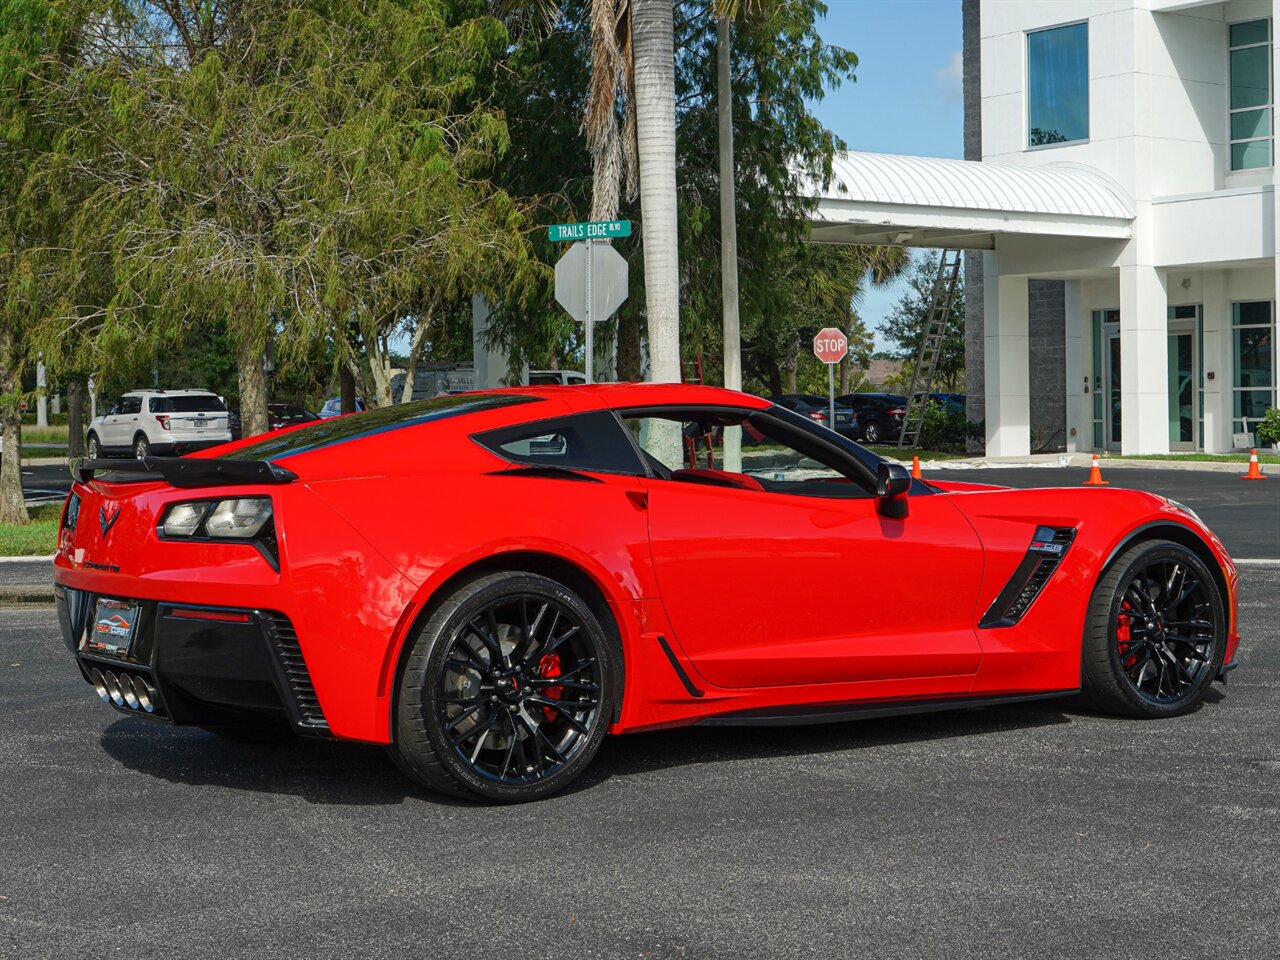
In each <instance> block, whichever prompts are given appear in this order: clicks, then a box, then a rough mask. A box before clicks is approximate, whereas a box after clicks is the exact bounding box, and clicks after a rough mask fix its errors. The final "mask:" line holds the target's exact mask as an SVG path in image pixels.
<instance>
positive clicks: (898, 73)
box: [814, 0, 964, 346]
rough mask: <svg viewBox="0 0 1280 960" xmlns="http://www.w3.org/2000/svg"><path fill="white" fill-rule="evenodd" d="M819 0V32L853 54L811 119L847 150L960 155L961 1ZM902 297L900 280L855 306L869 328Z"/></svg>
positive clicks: (961, 144) (962, 125) (962, 128)
mask: <svg viewBox="0 0 1280 960" xmlns="http://www.w3.org/2000/svg"><path fill="white" fill-rule="evenodd" d="M826 2H827V18H826V20H825V21H823V22H821V23H820V24H819V26H818V31H819V34H820V35H821V36H822V39H823V40H824V41H825V42H826V43H830V44H835V45H836V46H841V47H845V48H847V49H849V50H852V51H853V52H854V53H856V54H857V55H858V71H857V80H856V82H854V83H846V84H843V85H842V86H841V87H840V88H839V89H837V90H833V91H830V92H829V93H828V94H827V96H826V99H824V100H823V101H822V102H821V103H818V104H815V105H814V111H815V113H816V115H817V116H818V118H819V119H820V120H821V121H822V122H823V123H824V124H826V126H827V128H828V129H830V130H831V131H832V132H833V133H835V134H836V135H837V136H839V137H841V138H842V139H843V140H844V141H845V142H846V143H847V144H848V145H849V149H850V150H867V151H872V152H875V153H906V154H912V155H916V156H926V157H962V156H963V155H964V139H963V137H964V103H963V98H962V94H961V71H960V67H961V58H960V52H961V51H960V47H961V32H960V0H826ZM901 296H902V284H901V283H899V284H897V285H895V286H893V287H890V288H887V289H885V290H871V291H869V292H868V294H867V296H866V299H865V300H864V301H863V303H862V304H861V306H860V312H861V314H862V317H863V320H864V321H865V322H866V324H867V327H868V328H869V329H871V331H872V332H873V333H874V332H875V328H876V326H877V324H879V322H880V321H881V320H882V319H883V318H884V316H885V315H886V314H887V313H888V312H889V311H890V310H891V309H892V308H893V305H894V304H895V303H896V302H897V301H898V298H899V297H901ZM876 345H877V346H882V343H881V342H880V340H879V338H877V342H876Z"/></svg>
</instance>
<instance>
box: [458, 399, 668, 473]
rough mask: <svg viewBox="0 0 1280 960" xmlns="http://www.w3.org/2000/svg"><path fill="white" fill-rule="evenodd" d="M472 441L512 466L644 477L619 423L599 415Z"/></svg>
mask: <svg viewBox="0 0 1280 960" xmlns="http://www.w3.org/2000/svg"><path fill="white" fill-rule="evenodd" d="M472 439H474V440H475V441H476V442H477V443H479V444H480V445H481V446H482V447H484V448H485V449H487V450H490V451H492V452H493V453H496V454H497V455H498V456H500V457H502V458H503V459H504V460H510V461H511V462H512V463H519V464H526V465H528V466H534V467H561V468H563V469H566V470H589V471H592V472H596V473H625V474H633V475H639V474H643V473H644V468H643V467H642V466H641V464H640V461H639V459H638V458H637V457H636V451H635V448H634V447H633V446H632V445H631V442H630V441H629V440H628V439H627V435H626V434H625V433H623V432H622V429H621V428H620V427H619V426H618V421H617V420H616V419H615V418H614V416H613V414H611V413H605V412H603V411H602V412H599V413H582V414H577V415H574V416H569V417H557V418H554V419H551V420H540V421H538V422H537V423H522V424H520V426H518V427H504V428H503V429H501V430H491V431H489V432H488V433H481V434H477V435H476V436H475V437H473V438H472Z"/></svg>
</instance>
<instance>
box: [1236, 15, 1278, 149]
mask: <svg viewBox="0 0 1280 960" xmlns="http://www.w3.org/2000/svg"><path fill="white" fill-rule="evenodd" d="M1227 44H1228V47H1229V50H1228V59H1229V62H1230V70H1231V80H1230V87H1231V93H1230V99H1231V169H1232V170H1256V169H1257V168H1259V167H1269V166H1271V149H1272V148H1271V136H1272V131H1271V21H1270V20H1249V21H1248V22H1246V23H1233V24H1231V25H1230V26H1229V27H1227Z"/></svg>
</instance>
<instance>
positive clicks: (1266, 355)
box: [1231, 300, 1276, 433]
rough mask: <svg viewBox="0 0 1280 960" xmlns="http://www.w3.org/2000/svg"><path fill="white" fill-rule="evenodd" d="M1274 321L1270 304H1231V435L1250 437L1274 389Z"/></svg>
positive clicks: (1258, 302) (1264, 302)
mask: <svg viewBox="0 0 1280 960" xmlns="http://www.w3.org/2000/svg"><path fill="white" fill-rule="evenodd" d="M1275 333H1276V328H1275V321H1274V320H1273V318H1272V310H1271V301H1269V300H1261V301H1256V302H1253V303H1233V304H1232V305H1231V334H1232V341H1233V345H1234V349H1233V351H1232V354H1233V359H1234V361H1235V383H1234V388H1235V389H1234V393H1235V404H1234V409H1233V413H1234V425H1233V426H1232V428H1231V429H1232V431H1233V432H1235V433H1252V432H1253V430H1254V428H1255V427H1256V426H1257V422H1258V421H1259V420H1261V419H1262V418H1263V416H1264V415H1265V414H1266V412H1267V407H1269V406H1271V405H1272V403H1273V401H1272V396H1273V394H1274V387H1275V383H1276V380H1275V369H1274V367H1273V366H1272V363H1273V361H1274V358H1275Z"/></svg>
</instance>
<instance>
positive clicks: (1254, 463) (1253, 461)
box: [1240, 450, 1267, 480]
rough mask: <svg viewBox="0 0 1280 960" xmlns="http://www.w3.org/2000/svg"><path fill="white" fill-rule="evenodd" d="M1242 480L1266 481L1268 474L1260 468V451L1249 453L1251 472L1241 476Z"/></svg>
mask: <svg viewBox="0 0 1280 960" xmlns="http://www.w3.org/2000/svg"><path fill="white" fill-rule="evenodd" d="M1240 479H1241V480H1265V479H1267V477H1266V474H1264V473H1263V472H1262V468H1261V467H1259V466H1258V451H1257V450H1250V451H1249V472H1248V473H1242V474H1240Z"/></svg>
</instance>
